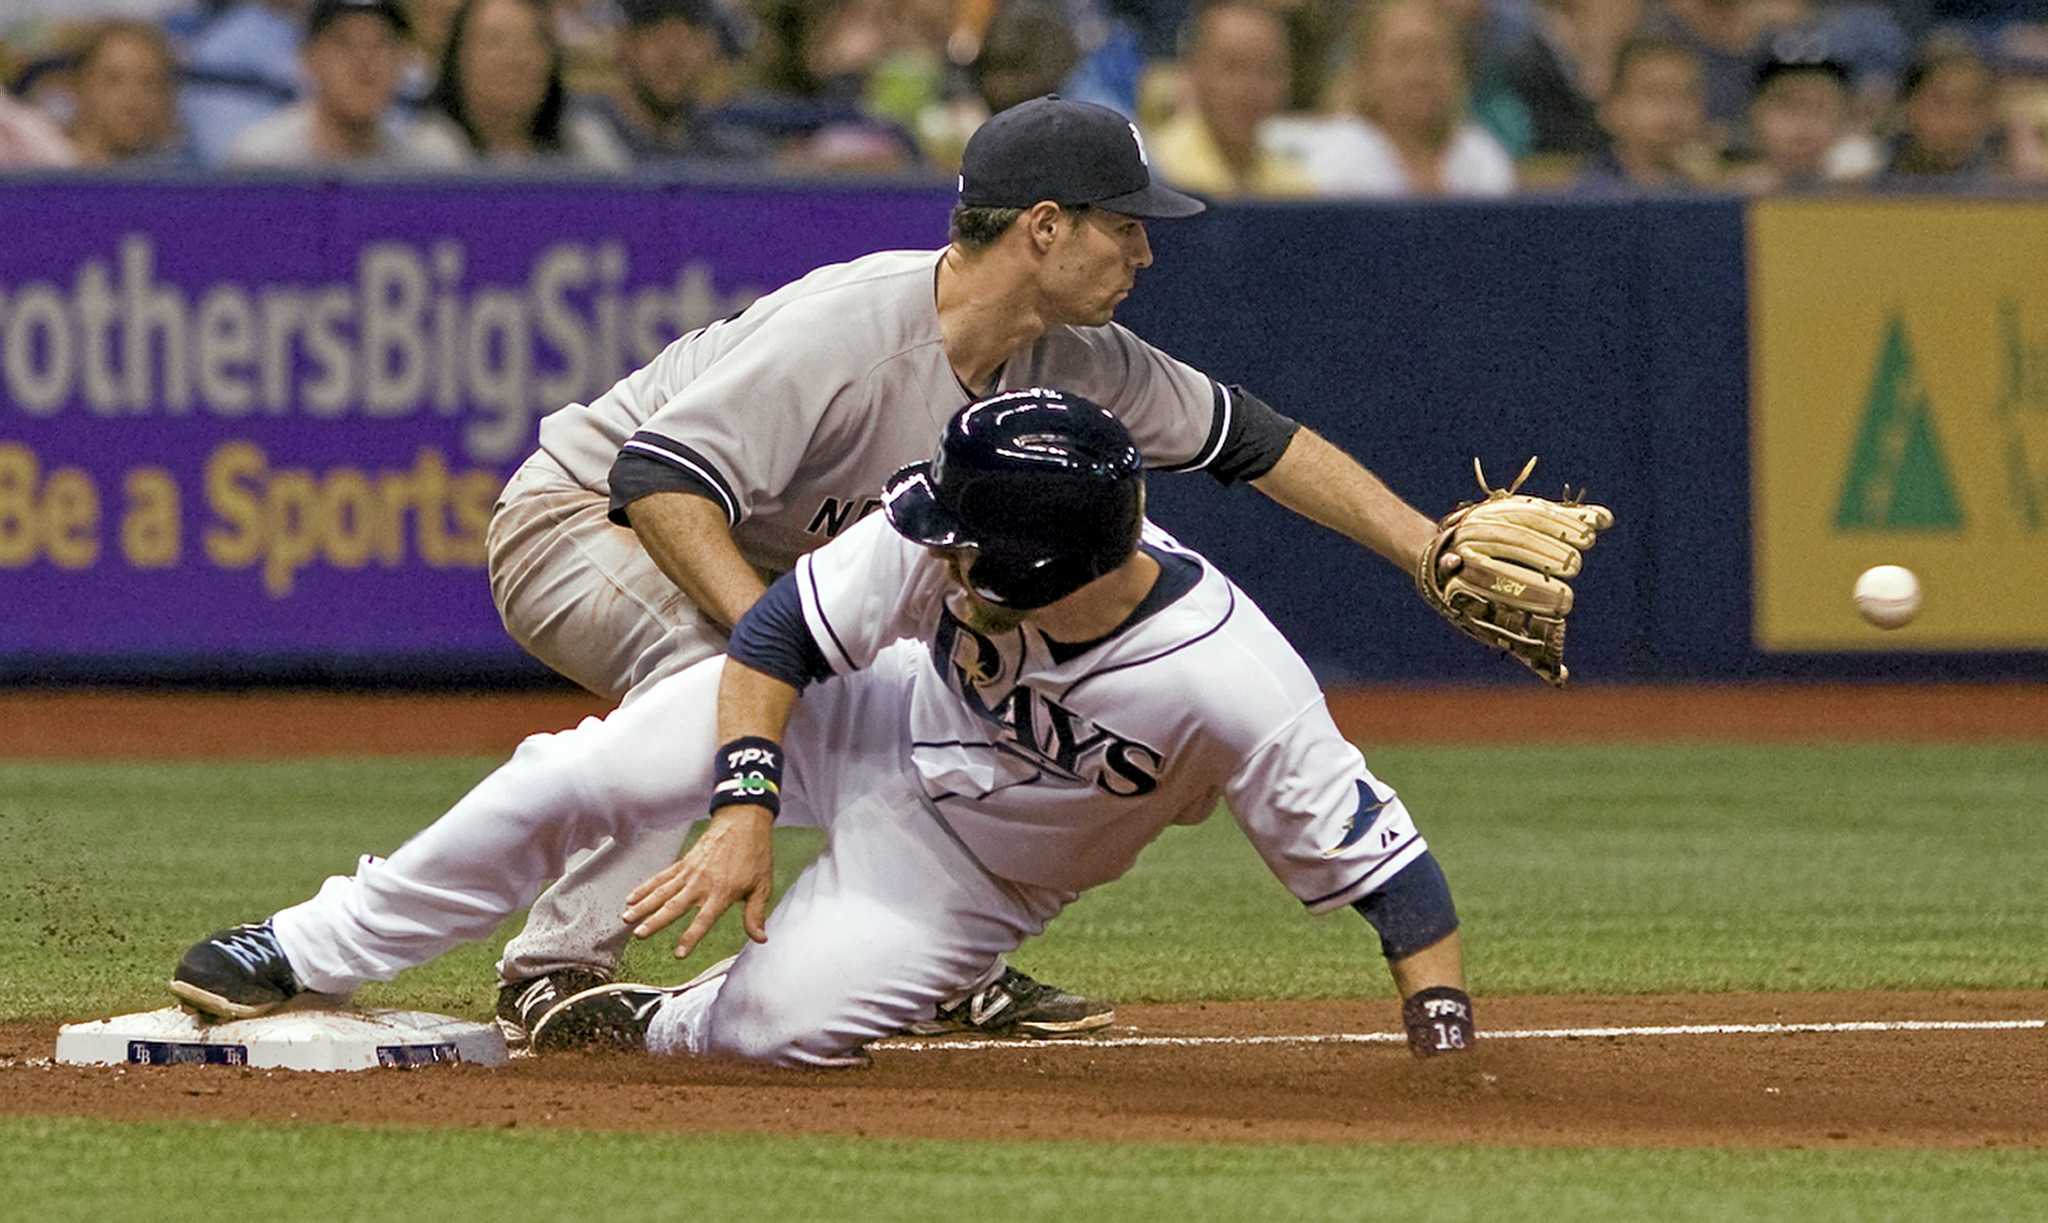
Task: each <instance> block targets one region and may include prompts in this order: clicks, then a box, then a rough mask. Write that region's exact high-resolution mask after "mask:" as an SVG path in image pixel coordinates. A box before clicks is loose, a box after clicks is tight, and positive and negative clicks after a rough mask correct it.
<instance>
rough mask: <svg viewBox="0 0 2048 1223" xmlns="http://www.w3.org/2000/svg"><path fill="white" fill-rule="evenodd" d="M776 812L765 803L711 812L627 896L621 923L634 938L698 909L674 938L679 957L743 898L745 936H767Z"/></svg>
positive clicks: (763, 939) (757, 939) (765, 938)
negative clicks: (684, 847) (675, 855)
mask: <svg viewBox="0 0 2048 1223" xmlns="http://www.w3.org/2000/svg"><path fill="white" fill-rule="evenodd" d="M774 822H775V817H774V814H773V813H772V812H770V811H769V810H768V809H767V808H766V807H754V806H732V807H725V808H722V809H720V810H718V811H716V812H714V813H713V814H712V816H711V819H710V821H709V822H708V823H707V824H705V826H704V832H703V834H702V835H700V836H699V837H698V838H697V843H696V844H695V845H692V846H691V847H690V852H688V853H686V854H684V855H683V856H682V858H681V859H680V860H678V861H677V862H675V863H673V864H672V865H670V866H668V867H666V868H664V869H663V870H661V871H660V872H659V873H657V874H655V875H654V876H653V877H651V878H649V879H648V880H647V882H645V883H643V884H641V885H640V886H639V887H637V888H634V889H633V893H632V895H630V896H628V897H626V905H627V907H626V913H625V921H626V924H628V925H630V926H632V927H633V936H634V937H635V938H646V937H647V936H648V935H651V934H653V933H655V932H656V931H658V930H660V929H662V928H663V927H665V926H667V925H668V924H669V923H670V922H672V921H674V920H675V919H676V918H678V917H681V916H682V915H683V914H685V913H687V912H689V911H690V910H691V909H693V908H694V909H696V910H697V919H696V920H695V921H693V922H691V923H690V926H689V928H688V929H687V930H684V931H683V933H682V935H681V936H680V937H679V938H677V939H676V958H677V959H679V960H680V959H682V958H683V957H684V956H687V955H689V954H690V952H692V951H694V950H695V949H696V947H697V944H698V943H699V942H700V941H701V940H702V939H703V938H704V936H705V935H706V934H709V933H710V932H711V927H712V926H714V925H716V924H718V919H719V918H720V917H721V916H723V915H724V913H725V911H726V910H727V909H729V908H731V907H732V906H733V905H734V904H736V903H738V902H739V901H742V900H744V901H745V902H746V910H745V924H746V928H747V937H748V938H750V939H753V940H754V941H755V942H757V943H765V942H767V941H768V900H769V894H770V893H771V892H773V891H774V888H775V842H774V837H773V834H772V832H771V831H770V830H771V829H772V827H773V826H774Z"/></svg>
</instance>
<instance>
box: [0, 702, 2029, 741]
mask: <svg viewBox="0 0 2048 1223" xmlns="http://www.w3.org/2000/svg"><path fill="white" fill-rule="evenodd" d="M1330 708H1331V712H1332V713H1333V714H1334V715H1335V717H1336V719H1337V723H1338V725H1339V726H1341V727H1343V728H1344V730H1345V732H1346V733H1347V734H1349V735H1351V736H1352V737H1354V738H1355V739H1357V740H1358V741H1359V742H1361V743H1364V744H1367V745H1373V744H1387V743H1442V742H1446V741H1456V742H1461V743H1517V742H1529V741H1532V740H1535V739H1539V738H1540V739H1543V740H1545V741H1552V742H1578V743H1615V742H1671V741H1679V740H1695V741H1718V742H1745V743H1796V742H1811V741H1828V742H1838V743H1839V742H1855V741H1886V742H1957V741H1975V740H1992V739H2044V738H2048V684H2020V683H2015V684H1948V685H1939V686H1928V685H1895V684H1740V685H1736V684H1730V685H1686V686H1683V687H1658V686H1641V687H1638V686H1621V685H1616V686H1601V685H1587V686H1584V687H1577V688H1573V689H1570V690H1568V691H1565V692H1553V691H1550V690H1548V689H1545V688H1540V687H1537V686H1535V685H1533V684H1529V685H1516V686H1513V687H1506V688H1354V689H1348V690H1343V691H1337V692H1333V693H1332V694H1331V696H1330ZM603 712H604V706H603V705H602V704H600V703H599V702H598V701H597V700H596V699H595V698H593V697H588V696H584V695H580V694H577V693H573V692H553V691H550V692H538V693H502V692H498V693H481V694H439V693H376V694H346V693H331V692H273V691H256V692H235V693H190V692H168V693H151V692H120V691H100V690H86V691H70V690H53V691H43V690H36V689H18V690H15V691H11V692H0V758H17V759H46V760H57V759H70V760H78V759H99V760H176V759H238V760H264V759H279V758H291V757H298V756H387V755H400V756H446V755H472V754H473V755H484V756H491V755H499V754H502V753H505V752H508V751H510V750H511V749H512V747H513V746H514V745H516V744H517V743H518V742H519V740H520V739H522V738H524V737H525V736H526V735H529V734H532V733H533V732H535V731H538V730H556V729H560V728H562V727H565V726H570V725H573V724H574V723H575V722H576V721H577V720H578V719H580V718H584V717H589V716H593V715H598V714H601V713H603Z"/></svg>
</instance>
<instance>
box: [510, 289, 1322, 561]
mask: <svg viewBox="0 0 2048 1223" xmlns="http://www.w3.org/2000/svg"><path fill="white" fill-rule="evenodd" d="M944 253H945V252H944V251H942V250H940V251H885V252H882V253H879V254H874V255H868V256H865V257H863V258H860V259H855V260H853V261H852V262H850V263H841V264H833V265H830V266H828V267H823V268H820V269H818V270H817V271H814V272H812V273H810V274H809V275H807V276H805V277H803V278H802V279H800V280H797V281H794V282H792V283H790V284H788V285H785V286H784V287H783V288H781V289H778V290H776V291H775V292H773V293H770V294H768V295H767V296H765V297H763V298H761V299H759V300H758V301H756V302H754V303H753V304H752V305H750V306H748V307H747V308H746V309H745V310H744V311H742V312H740V313H739V314H737V315H735V316H733V317H731V318H728V319H724V320H721V321H719V322H716V323H712V324H710V325H709V326H706V327H703V328H701V329H699V330H697V331H693V332H691V333H690V334H688V335H685V336H683V337H682V338H681V339H679V340H677V341H675V342H674V343H673V344H670V345H669V346H668V347H667V348H666V349H664V350H663V351H662V353H661V354H660V355H659V356H657V357H656V358H655V359H654V360H653V361H652V362H650V363H649V364H648V365H646V366H645V367H644V368H642V369H640V370H638V371H636V372H635V373H633V374H631V375H629V376H628V377H626V378H624V379H622V380H620V381H619V382H618V384H617V385H615V386H613V387H612V389H611V390H610V391H609V392H607V393H606V394H604V395H603V396H601V397H599V398H598V399H597V400H596V402H594V403H592V404H590V405H589V406H587V407H586V406H583V405H580V404H575V405H571V406H569V407H567V408H564V409H562V410H561V411H558V412H555V413H553V414H551V415H549V416H548V417H547V418H546V419H544V420H542V421H541V425H540V446H541V449H542V450H543V451H545V452H546V453H547V454H549V455H550V456H552V457H553V458H554V459H555V461H556V462H557V463H559V464H561V466H562V467H563V468H565V469H566V470H567V471H568V473H569V474H570V475H571V476H572V477H573V478H574V479H575V480H576V481H577V482H578V483H580V484H581V485H583V486H584V487H585V488H588V489H591V490H593V491H596V492H599V493H604V494H606V495H608V496H609V497H610V498H611V504H612V511H611V512H612V518H613V520H614V521H615V522H618V523H620V524H621V525H626V520H625V517H624V507H625V506H626V505H627V504H629V503H630V502H632V501H633V500H635V499H637V498H639V497H642V496H646V495H648V494H649V493H653V492H660V491H671V490H674V491H684V492H692V493H697V494H699V495H702V496H705V497H708V498H710V499H711V500H713V501H714V502H716V503H717V504H718V505H719V506H721V507H722V508H723V509H724V510H725V514H726V518H727V520H728V521H729V522H731V523H732V524H733V538H734V540H735V542H737V543H738V545H739V548H740V552H741V554H742V555H743V556H745V557H746V558H747V559H748V560H749V561H751V562H752V563H754V564H756V565H759V566H761V567H763V568H766V569H770V570H774V571H777V572H784V571H787V570H788V569H789V568H790V566H791V565H793V564H794V563H795V561H796V558H797V557H798V556H799V555H801V554H803V553H805V552H808V551H809V550H811V549H812V548H815V547H817V546H818V545H820V544H822V543H824V542H825V541H826V540H827V539H830V538H832V537H833V536H835V535H837V534H838V533H839V532H841V531H843V530H844V529H846V528H847V527H848V526H850V525H852V524H853V523H854V522H855V521H857V520H859V519H860V518H862V517H864V516H865V515H866V514H867V513H869V512H870V511H872V510H873V509H875V508H876V507H877V506H878V505H879V504H880V501H879V498H880V495H881V488H882V484H883V482H884V481H885V480H886V479H887V478H888V477H889V476H890V475H892V474H894V473H895V471H896V470H897V469H898V468H899V467H901V466H903V465H904V464H906V463H912V462H916V461H918V460H920V459H924V458H929V457H930V455H931V452H932V447H933V444H934V443H935V441H936V439H937V438H938V436H939V433H940V431H941V429H942V428H943V427H944V425H945V422H946V420H947V419H948V418H949V417H950V416H952V414H953V413H954V412H955V411H957V410H958V409H959V408H961V407H962V406H964V405H965V404H967V403H968V402H970V401H971V400H972V399H974V398H975V396H974V395H972V394H971V393H970V392H969V391H968V389H967V388H966V387H964V386H962V385H961V384H960V381H959V379H958V378H957V377H956V376H955V374H954V372H953V368H952V365H951V364H950V363H949V362H948V360H947V358H946V351H945V344H944V341H943V339H942V338H941V336H940V333H939V315H938V308H937V303H936V285H937V276H938V267H939V260H940V258H941V256H942V255H943V254H944ZM998 382H999V384H1000V387H1001V388H1003V389H1009V388H1015V387H1026V386H1057V387H1061V388H1063V389H1065V390H1069V391H1073V392H1076V393H1078V394H1082V395H1085V396H1087V397H1089V398H1091V399H1093V400H1095V401H1096V402H1097V403H1100V404H1102V405H1103V406H1104V407H1105V408H1107V409H1109V410H1110V411H1111V412H1113V413H1115V414H1116V415H1117V417H1118V418H1119V419H1120V420H1122V422H1123V424H1124V427H1125V428H1126V429H1128V430H1129V431H1130V433H1131V437H1132V439H1133V440H1134V441H1135V442H1136V443H1137V445H1138V449H1139V451H1140V452H1141V453H1142V454H1144V456H1145V459H1146V462H1147V464H1148V465H1149V466H1152V467H1154V468H1158V469H1164V470H1171V471H1192V470H1203V469H1206V470H1208V471H1210V472H1211V474H1213V475H1216V476H1218V478H1220V479H1225V480H1229V479H1234V478H1242V477H1246V476H1254V475H1258V474H1261V473H1262V472H1264V471H1265V470H1267V469H1268V468H1270V467H1271V466H1272V463H1273V461H1274V460H1276V459H1277V458H1278V457H1279V454H1280V451H1281V450H1283V449H1284V448H1285V446H1286V442H1287V439H1288V438H1289V437H1290V436H1291V435H1292V432H1293V422H1291V421H1288V420H1286V419H1285V418H1284V417H1280V416H1278V415H1277V414H1276V413H1274V412H1273V411H1272V409H1270V408H1267V407H1265V405H1263V404H1260V403H1258V402H1257V400H1255V399H1252V398H1251V397H1249V396H1247V395H1245V394H1244V393H1243V392H1242V391H1240V390H1238V389H1237V388H1231V387H1224V386H1222V385H1220V384H1219V383H1217V382H1216V381H1215V380H1213V379H1211V378H1210V377H1208V376H1207V375H1206V374H1203V373H1202V372H1200V371H1199V370H1196V369H1194V368H1192V367H1190V366H1188V365H1186V364H1183V363H1182V362H1180V361H1177V360H1175V359H1174V358H1173V357H1171V356H1168V355H1167V354H1165V353H1163V352H1161V351H1160V350H1158V349H1156V348H1154V347H1152V346H1151V345H1149V344H1147V343H1145V342H1144V341H1143V340H1141V339H1139V338H1138V337H1137V336H1135V335H1133V334H1132V333H1131V332H1130V331H1129V330H1128V329H1126V328H1124V327H1121V326H1118V325H1116V324H1114V323H1111V324H1109V325H1106V326H1101V327H1064V326H1062V327H1054V328H1052V329H1051V330H1050V331H1048V332H1047V333H1046V334H1045V335H1044V336H1042V337H1040V338H1039V339H1038V340H1037V341H1036V342H1035V343H1033V344H1031V345H1030V346H1029V347H1028V348H1026V349H1024V350H1023V351H1021V352H1019V353H1017V354H1015V355H1014V356H1013V357H1012V358H1011V359H1010V360H1009V361H1008V362H1007V363H1006V364H1005V365H1004V366H1003V367H1002V370H1001V371H1000V373H999V375H998Z"/></svg>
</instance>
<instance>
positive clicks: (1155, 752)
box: [930, 610, 1166, 798]
mask: <svg viewBox="0 0 2048 1223" xmlns="http://www.w3.org/2000/svg"><path fill="white" fill-rule="evenodd" d="M930 648H931V657H932V666H933V667H935V668H936V669H937V670H938V673H939V674H940V675H941V676H943V677H944V678H945V679H946V682H947V683H949V684H950V685H952V687H953V691H954V692H955V693H957V694H958V695H959V697H960V700H961V701H962V702H963V703H964V704H965V705H966V706H967V708H968V709H970V710H972V711H973V713H974V716H975V717H977V718H979V719H981V720H982V721H983V722H984V723H986V724H987V725H988V726H989V727H990V728H991V729H992V730H993V731H994V732H995V739H996V743H997V744H998V745H999V746H1000V747H1001V748H1002V749H1003V750H1005V751H1009V752H1012V753H1014V754H1015V755H1018V756H1021V757H1023V758H1024V759H1026V760H1029V761H1030V762H1031V763H1032V764H1034V765H1037V766H1038V767H1039V768H1041V769H1043V770H1045V771H1046V772H1047V773H1050V774H1052V775H1054V776H1056V777H1060V778H1064V779H1066V780H1068V781H1079V782H1086V783H1088V784H1090V785H1093V786H1094V787H1095V788H1097V789H1099V790H1101V791H1102V792H1103V793H1105V794H1109V795H1113V796H1114V797H1117V798H1136V797H1138V796H1140V795H1144V794H1150V793H1151V792H1152V791H1154V790H1157V789H1158V788H1159V773H1160V767H1161V766H1162V765H1164V764H1165V763H1166V757H1165V756H1164V755H1162V754H1161V753H1160V751H1159V749H1157V748H1155V747H1152V746H1150V745H1149V744H1145V743H1141V742H1139V741H1138V740H1136V739H1128V738H1125V737H1124V736H1122V735H1119V734H1117V733H1116V732H1115V731H1113V730H1110V729H1109V728H1108V727H1105V726H1102V725H1100V724H1098V723H1096V722H1092V721H1090V720H1089V719H1088V718H1086V717H1084V716H1082V715H1081V714H1079V713H1076V712H1074V711H1073V710H1071V709H1068V708H1067V707H1066V706H1064V705H1062V704H1060V703H1059V702H1058V701H1055V700H1053V699H1052V698H1051V697H1049V696H1046V695H1045V694H1043V693H1041V692H1039V691H1037V690H1036V689H1034V688H1031V687H1030V686H1028V685H1025V684H1020V683H1018V682H1017V674H1018V671H1019V669H1020V668H1021V666H1022V665H1023V656H1022V642H1021V640H1020V641H1018V642H1017V643H1016V644H1015V645H1013V646H1012V647H1011V648H1010V649H1009V650H1008V651H1006V650H1004V649H1003V648H1002V647H1001V646H998V645H997V644H996V643H995V642H994V641H991V640H990V639H989V638H987V637H984V636H982V635H981V634H980V633H977V632H975V631H974V630H973V629H972V628H969V627H968V626H967V625H965V624H962V623H961V622H960V621H959V619H957V618H956V617H955V616H954V615H953V613H952V612H951V611H950V610H947V611H944V612H942V613H941V614H940V616H939V625H938V631H937V632H935V633H934V634H933V635H932V640H931V646H930Z"/></svg>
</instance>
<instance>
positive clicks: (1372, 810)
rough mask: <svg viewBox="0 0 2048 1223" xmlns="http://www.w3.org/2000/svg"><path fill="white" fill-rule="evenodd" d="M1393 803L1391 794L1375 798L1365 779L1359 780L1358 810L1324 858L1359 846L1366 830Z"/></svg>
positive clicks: (1353, 813) (1332, 856)
mask: <svg viewBox="0 0 2048 1223" xmlns="http://www.w3.org/2000/svg"><path fill="white" fill-rule="evenodd" d="M1393 801H1394V796H1393V795H1391V794H1389V795H1387V796H1386V797H1385V798H1374V797H1373V793H1372V787H1371V786H1368V785H1366V784H1365V779H1364V778H1362V777H1361V778H1359V779H1358V810H1356V811H1354V812H1352V813H1351V818H1350V819H1348V820H1346V821H1344V835H1343V836H1341V837H1339V838H1337V843H1336V844H1335V845H1332V846H1330V847H1329V848H1328V849H1326V850H1324V851H1323V857H1325V858H1334V857H1336V856H1337V855H1338V854H1341V853H1343V852H1344V851H1345V850H1347V849H1349V848H1351V847H1352V846H1353V845H1356V844H1358V842H1359V839H1360V838H1362V837H1364V836H1365V833H1366V830H1367V829H1369V828H1371V827H1372V826H1373V824H1374V823H1376V822H1378V820H1379V818H1380V816H1381V814H1382V813H1384V812H1385V811H1386V809H1387V804H1388V803H1391V802H1393Z"/></svg>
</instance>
